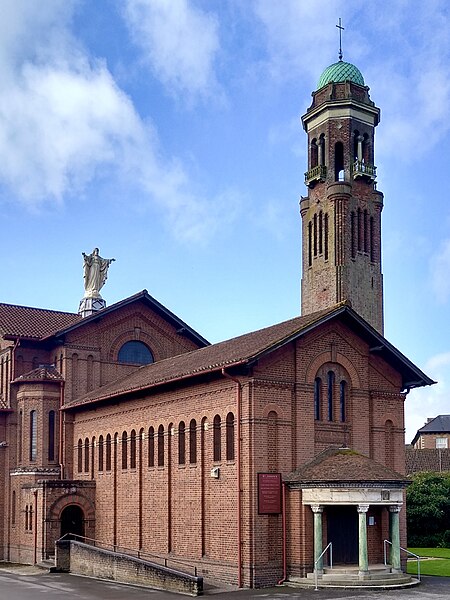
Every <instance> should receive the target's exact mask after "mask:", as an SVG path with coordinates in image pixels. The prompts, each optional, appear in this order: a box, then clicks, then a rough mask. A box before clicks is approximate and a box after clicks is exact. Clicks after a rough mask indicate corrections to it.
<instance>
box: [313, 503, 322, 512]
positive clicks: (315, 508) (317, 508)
mask: <svg viewBox="0 0 450 600" xmlns="http://www.w3.org/2000/svg"><path fill="white" fill-rule="evenodd" d="M310 506H311V510H312V511H313V513H323V505H322V504H310Z"/></svg>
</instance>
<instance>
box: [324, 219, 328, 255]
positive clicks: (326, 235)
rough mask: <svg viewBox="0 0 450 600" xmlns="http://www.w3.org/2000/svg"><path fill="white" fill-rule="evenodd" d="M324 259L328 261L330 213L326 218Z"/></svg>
mask: <svg viewBox="0 0 450 600" xmlns="http://www.w3.org/2000/svg"><path fill="white" fill-rule="evenodd" d="M323 229H324V253H323V254H324V256H323V257H324V259H325V260H328V213H325V216H324V225H323Z"/></svg>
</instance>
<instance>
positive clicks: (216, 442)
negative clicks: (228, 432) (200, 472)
mask: <svg viewBox="0 0 450 600" xmlns="http://www.w3.org/2000/svg"><path fill="white" fill-rule="evenodd" d="M221 424H222V423H221V419H220V415H216V416H215V417H214V421H213V460H214V461H216V462H217V461H219V460H222V439H221V434H222V432H221Z"/></svg>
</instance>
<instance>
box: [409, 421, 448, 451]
mask: <svg viewBox="0 0 450 600" xmlns="http://www.w3.org/2000/svg"><path fill="white" fill-rule="evenodd" d="M411 445H412V446H413V447H414V448H416V449H418V450H422V449H425V448H427V449H430V448H441V449H444V448H450V415H438V416H437V417H434V418H429V419H427V422H426V423H425V425H424V426H423V427H421V428H420V429H418V430H417V432H416V435H415V436H414V438H413V440H412V442H411Z"/></svg>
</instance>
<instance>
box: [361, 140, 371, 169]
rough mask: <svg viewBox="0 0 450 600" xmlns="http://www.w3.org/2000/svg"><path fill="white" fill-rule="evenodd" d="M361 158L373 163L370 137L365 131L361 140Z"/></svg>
mask: <svg viewBox="0 0 450 600" xmlns="http://www.w3.org/2000/svg"><path fill="white" fill-rule="evenodd" d="M362 160H363V161H364V162H366V163H370V164H373V157H372V148H371V144H370V138H369V136H368V134H367V133H365V134H364V135H363V140H362Z"/></svg>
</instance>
